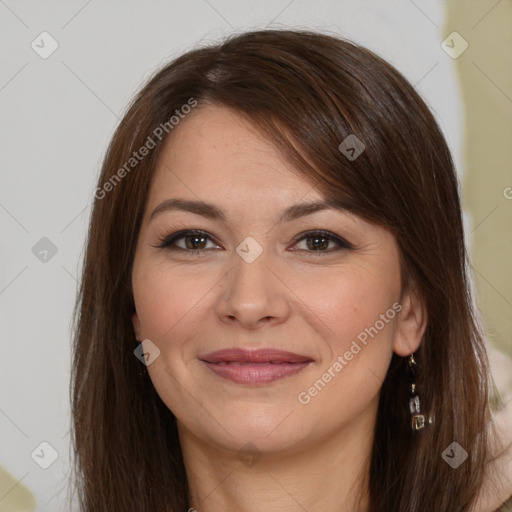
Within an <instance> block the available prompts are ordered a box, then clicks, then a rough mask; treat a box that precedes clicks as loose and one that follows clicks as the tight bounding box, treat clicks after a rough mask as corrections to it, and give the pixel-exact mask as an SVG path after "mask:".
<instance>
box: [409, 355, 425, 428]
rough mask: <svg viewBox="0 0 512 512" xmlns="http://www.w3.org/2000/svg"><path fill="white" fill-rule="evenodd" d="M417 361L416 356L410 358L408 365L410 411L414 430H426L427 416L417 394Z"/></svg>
mask: <svg viewBox="0 0 512 512" xmlns="http://www.w3.org/2000/svg"><path fill="white" fill-rule="evenodd" d="M415 366H416V361H415V360H414V354H411V355H410V356H409V361H408V364H407V368H408V373H409V382H410V393H411V396H410V398H409V410H410V412H411V427H412V429H413V430H421V429H422V428H425V416H424V415H423V414H421V405H420V397H419V396H418V393H417V392H416V368H415Z"/></svg>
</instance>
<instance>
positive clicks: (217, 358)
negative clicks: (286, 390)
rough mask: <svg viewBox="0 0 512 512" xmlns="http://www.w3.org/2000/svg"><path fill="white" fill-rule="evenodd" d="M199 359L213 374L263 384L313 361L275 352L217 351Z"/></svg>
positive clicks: (232, 349) (289, 374)
mask: <svg viewBox="0 0 512 512" xmlns="http://www.w3.org/2000/svg"><path fill="white" fill-rule="evenodd" d="M199 359H200V360H201V361H202V362H203V363H204V364H205V365H206V366H207V367H208V368H209V369H210V370H212V371H213V372H214V373H215V374H217V375H218V376H220V377H223V378H225V379H229V380H231V381H233V382H236V383H239V384H252V385H258V384H265V383H269V382H273V381H275V380H278V379H282V378H284V377H289V376H291V375H294V374H296V373H298V372H300V371H301V370H303V369H304V368H306V367H307V366H308V365H309V364H310V363H312V362H313V359H311V358H310V357H307V356H303V355H300V354H295V353H293V352H285V351H282V350H275V349H259V350H251V351H249V350H242V349H238V348H231V349H224V350H218V351H216V352H212V353H210V354H207V355H205V356H200V357H199Z"/></svg>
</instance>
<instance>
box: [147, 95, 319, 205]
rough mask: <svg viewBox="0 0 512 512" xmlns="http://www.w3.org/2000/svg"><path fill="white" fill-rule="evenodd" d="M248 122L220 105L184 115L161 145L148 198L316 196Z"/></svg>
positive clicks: (308, 183)
mask: <svg viewBox="0 0 512 512" xmlns="http://www.w3.org/2000/svg"><path fill="white" fill-rule="evenodd" d="M311 182H312V180H311V179H310V180H307V179H306V177H303V176H301V175H300V174H299V173H298V171H296V170H295V169H293V167H292V166H291V165H290V164H289V163H287V162H286V161H285V160H284V158H283V157H282V155H281V154H280V153H279V151H278V150H277V148H276V147H275V146H274V145H273V144H272V143H271V142H270V141H269V140H267V139H266V138H265V137H264V136H263V135H262V134H261V133H260V132H259V131H258V130H257V128H256V127H255V125H254V124H252V123H251V122H250V121H249V120H247V119H246V118H245V117H243V116H242V115H241V114H238V113H236V112H235V111H233V110H231V109H228V108H225V107H221V106H213V105H208V106H203V107H200V108H198V109H197V110H195V111H194V112H193V113H191V114H189V115H187V117H186V118H185V119H183V120H182V121H181V122H180V124H179V125H178V126H177V127H176V128H175V129H174V130H173V132H171V135H170V136H169V137H168V138H167V140H166V141H165V143H164V146H163V147H162V150H161V153H160V155H159V158H158V162H157V165H156V169H155V172H154V176H153V183H152V187H151V194H150V195H152V196H154V195H158V196H161V195H162V194H165V193H169V191H170V190H171V189H172V191H173V192H174V193H176V194H181V195H183V194H186V195H187V196H190V195H191V194H192V195H193V194H197V195H198V196H199V197H202V195H204V194H211V193H212V192H215V191H218V192H220V191H222V192H223V193H224V194H225V195H238V196H244V195H247V194H249V193H250V194H251V195H252V196H255V195H256V196H257V195H260V196H265V195H267V196H268V194H275V195H276V196H283V195H286V194H287V193H288V194H292V196H293V197H297V196H299V197H300V196H301V195H304V194H306V193H307V194H308V197H309V198H318V199H319V198H321V197H322V195H321V194H320V193H319V192H318V191H316V190H314V189H313V188H312V185H311Z"/></svg>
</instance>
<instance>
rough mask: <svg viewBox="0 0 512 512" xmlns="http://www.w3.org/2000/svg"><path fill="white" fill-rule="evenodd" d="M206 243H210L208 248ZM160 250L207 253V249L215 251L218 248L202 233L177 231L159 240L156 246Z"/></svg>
mask: <svg viewBox="0 0 512 512" xmlns="http://www.w3.org/2000/svg"><path fill="white" fill-rule="evenodd" d="M208 242H210V243H211V245H210V247H208ZM157 247H158V248H160V249H164V248H166V249H169V250H173V251H188V252H192V251H196V252H201V251H207V250H209V249H216V248H218V247H219V246H218V245H217V244H215V243H213V241H212V240H211V237H210V236H209V235H208V234H207V233H204V232H202V231H192V230H185V231H178V232H176V233H173V234H171V235H169V236H166V237H165V238H163V239H161V240H160V244H159V245H158V246H157Z"/></svg>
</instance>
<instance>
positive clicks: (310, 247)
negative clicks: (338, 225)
mask: <svg viewBox="0 0 512 512" xmlns="http://www.w3.org/2000/svg"><path fill="white" fill-rule="evenodd" d="M299 236H300V238H298V243H297V244H295V247H296V248H297V250H299V251H305V252H315V253H318V254H322V253H331V252H334V251H339V250H341V249H353V246H352V245H351V244H350V243H348V242H347V241H346V240H344V239H343V238H341V237H339V236H337V235H335V234H333V233H329V232H327V231H311V232H309V233H302V234H301V235H299ZM304 242H305V244H304ZM301 243H302V244H303V246H302V247H298V246H299V245H300V244H301ZM304 245H305V247H304Z"/></svg>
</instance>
